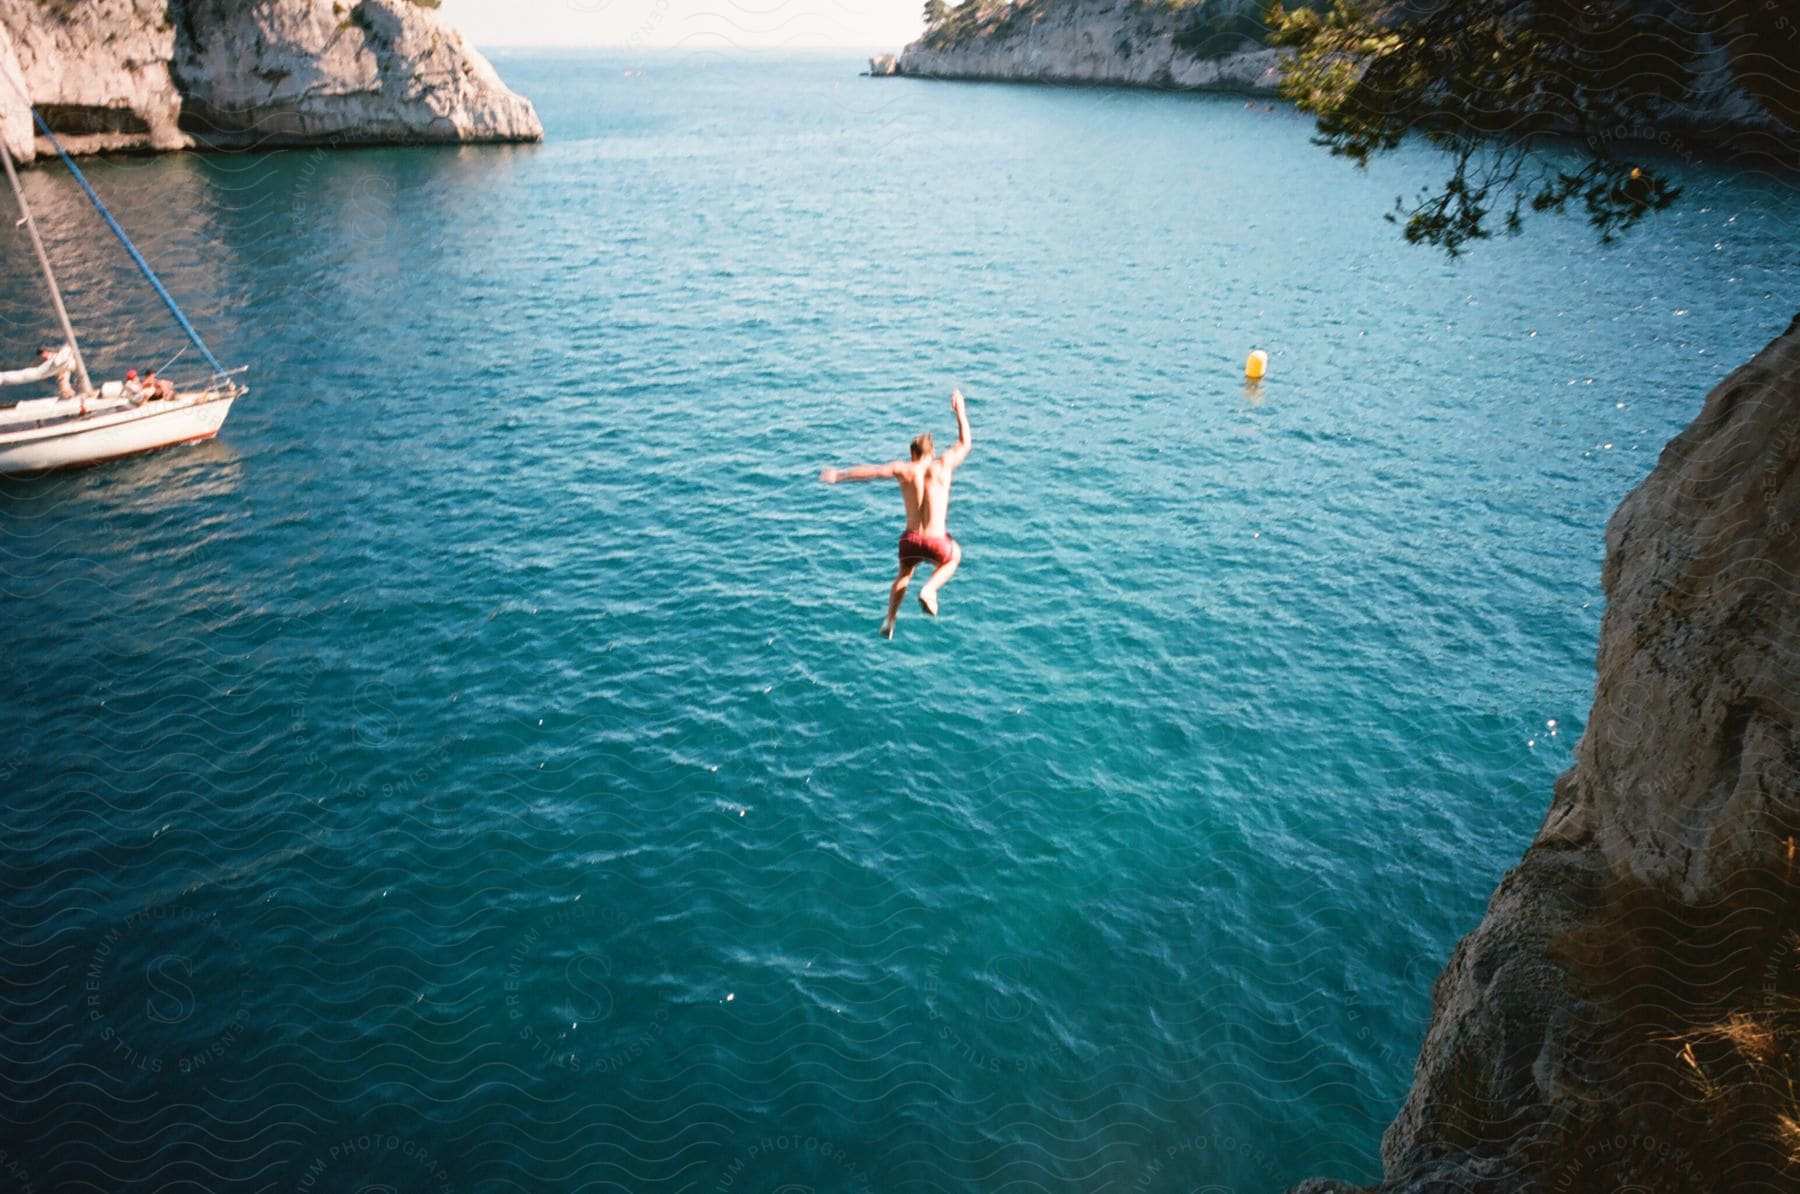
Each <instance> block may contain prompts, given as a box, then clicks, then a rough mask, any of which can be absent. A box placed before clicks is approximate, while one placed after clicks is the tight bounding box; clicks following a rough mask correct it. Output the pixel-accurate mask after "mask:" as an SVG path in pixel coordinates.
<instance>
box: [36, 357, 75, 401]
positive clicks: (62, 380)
mask: <svg viewBox="0 0 1800 1194" xmlns="http://www.w3.org/2000/svg"><path fill="white" fill-rule="evenodd" d="M38 358H39V359H40V360H42V361H43V362H44V363H45V364H46V365H48V364H50V363H51V362H52V361H54V362H55V363H56V392H57V393H58V394H59V395H61V396H62V397H64V398H73V397H74V396H75V387H74V386H73V385H71V384H69V378H71V377H73V376H74V375H75V354H74V353H72V352H70V351H69V346H68V345H66V344H65V345H63V346H62V347H61V348H52V347H50V346H49V345H48V344H46V345H45V346H44V347H42V348H40V349H38Z"/></svg>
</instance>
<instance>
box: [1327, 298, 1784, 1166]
mask: <svg viewBox="0 0 1800 1194" xmlns="http://www.w3.org/2000/svg"><path fill="white" fill-rule="evenodd" d="M1606 544H1607V557H1606V564H1605V571H1604V583H1605V588H1606V595H1607V612H1606V616H1605V619H1604V621H1603V623H1602V627H1601V632H1600V645H1599V654H1598V660H1597V683H1596V686H1595V693H1594V706H1593V711H1592V714H1591V715H1590V717H1589V720H1588V724H1587V729H1586V732H1585V733H1584V734H1583V736H1582V739H1581V742H1580V744H1579V745H1578V747H1577V749H1576V752H1575V762H1574V765H1573V766H1572V767H1571V768H1570V769H1569V770H1568V771H1567V772H1565V773H1564V774H1563V775H1562V776H1561V777H1560V778H1559V779H1558V781H1557V783H1556V787H1555V794H1554V799H1553V800H1552V803H1551V806H1550V811H1549V814H1548V816H1547V817H1546V818H1545V821H1544V823H1543V826H1542V828H1541V829H1540V830H1539V832H1538V835H1537V839H1536V840H1535V841H1534V842H1533V844H1532V845H1531V847H1530V849H1529V850H1528V851H1527V852H1526V854H1525V857H1524V859H1523V860H1522V861H1521V863H1520V865H1519V867H1518V868H1517V869H1516V870H1514V871H1513V872H1512V873H1511V874H1509V875H1508V876H1507V877H1506V879H1505V880H1504V881H1503V882H1502V883H1501V885H1500V889H1499V891H1498V892H1497V893H1496V894H1495V895H1494V897H1493V901H1492V902H1491V903H1490V904H1489V906H1488V911H1487V916H1486V918H1485V919H1484V920H1483V921H1482V923H1481V924H1480V926H1479V927H1478V928H1476V929H1475V931H1474V932H1472V933H1471V934H1469V936H1468V937H1466V938H1465V939H1464V940H1463V941H1462V943H1461V944H1460V945H1458V946H1457V948H1456V951H1455V953H1454V955H1453V956H1452V957H1451V959H1450V963H1449V965H1448V966H1447V967H1446V968H1445V970H1444V972H1443V974H1442V975H1441V976H1440V977H1439V978H1438V981H1437V984H1436V986H1435V988H1434V990H1433V993H1432V1003H1433V1014H1432V1020H1431V1025H1430V1028H1429V1030H1428V1032H1427V1034H1426V1038H1425V1042H1424V1045H1423V1047H1422V1049H1421V1051H1420V1055H1419V1061H1418V1066H1417V1069H1416V1071H1415V1073H1414V1080H1413V1087H1412V1091H1411V1094H1410V1096H1409V1097H1408V1098H1407V1100H1406V1104H1405V1106H1404V1107H1403V1108H1402V1109H1401V1111H1400V1114H1399V1117H1398V1118H1397V1119H1396V1120H1395V1122H1394V1124H1393V1126H1392V1127H1390V1128H1389V1130H1388V1132H1387V1135H1386V1137H1385V1139H1384V1140H1383V1144H1382V1161H1383V1167H1384V1171H1385V1174H1386V1179H1385V1182H1384V1184H1383V1185H1382V1186H1381V1187H1380V1189H1381V1190H1382V1191H1384V1192H1390V1194H1401V1192H1405V1194H1423V1192H1424V1191H1427V1190H1432V1191H1435V1190H1495V1191H1499V1190H1506V1191H1530V1190H1546V1191H1569V1190H1601V1189H1607V1190H1611V1189H1627V1188H1630V1189H1637V1188H1642V1189H1645V1190H1652V1189H1655V1190H1662V1189H1669V1190H1675V1189H1680V1190H1689V1191H1705V1190H1720V1191H1724V1190H1751V1189H1794V1188H1800V1183H1797V1180H1796V1179H1797V1178H1800V1096H1796V1094H1795V1093H1794V1092H1795V1090H1796V1085H1795V1081H1794V1080H1795V1076H1796V1074H1795V1071H1796V1070H1800V1061H1797V1059H1800V1014H1797V1013H1796V1009H1797V1008H1800V1000H1797V999H1796V993H1797V992H1800V954H1797V953H1796V949H1797V947H1800V936H1797V935H1796V930H1797V929H1800V896H1797V891H1800V888H1797V887H1796V884H1797V883H1800V863H1797V858H1796V854H1797V848H1796V834H1797V832H1800V318H1797V319H1796V320H1795V321H1794V324H1793V326H1791V327H1790V328H1789V329H1788V331H1787V333H1786V334H1785V335H1783V336H1782V337H1780V338H1779V339H1777V340H1776V341H1775V342H1774V343H1772V344H1771V345H1769V346H1768V347H1767V348H1766V349H1764V350H1763V352H1762V353H1761V354H1759V355H1758V356H1757V357H1756V358H1755V359H1754V360H1752V361H1751V362H1750V363H1748V364H1746V365H1744V366H1743V367H1742V368H1740V369H1738V370H1737V371H1736V372H1735V373H1733V374H1732V375H1731V376H1730V377H1729V378H1727V379H1726V380H1725V381H1724V382H1723V383H1722V384H1720V385H1719V386H1718V388H1717V389H1715V390H1714V391H1713V392H1712V394H1711V395H1710V396H1709V397H1708V398H1707V400H1706V404H1705V407H1704V408H1703V409H1702V411H1701V412H1700V415H1699V417H1698V418H1697V419H1695V421H1694V422H1693V424H1692V425H1691V426H1690V427H1688V428H1687V430H1685V431H1684V432H1683V433H1682V434H1681V435H1679V436H1677V437H1676V438H1675V439H1674V440H1673V441H1671V442H1670V444H1669V445H1668V446H1667V447H1666V448H1665V449H1664V450H1663V453H1662V456H1661V459H1660V461H1659V462H1658V464H1657V467H1656V469H1655V471H1654V472H1652V473H1651V474H1650V476H1649V478H1648V479H1646V480H1645V481H1644V482H1643V484H1641V485H1640V486H1639V487H1638V488H1637V489H1636V490H1635V491H1634V492H1633V493H1632V494H1631V495H1630V496H1629V497H1627V498H1626V499H1625V502H1624V504H1623V505H1621V506H1620V507H1619V510H1618V512H1617V513H1616V514H1615V515H1614V516H1613V519H1612V522H1611V524H1610V525H1609V526H1608V528H1607V533H1606ZM1343 1188H1344V1187H1341V1186H1338V1185H1337V1184H1336V1183H1332V1182H1315V1183H1309V1184H1308V1185H1307V1186H1305V1187H1302V1189H1305V1190H1308V1191H1311V1192H1313V1194H1322V1192H1324V1191H1332V1190H1341V1189H1343Z"/></svg>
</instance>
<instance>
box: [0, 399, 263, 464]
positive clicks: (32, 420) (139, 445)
mask: <svg viewBox="0 0 1800 1194" xmlns="http://www.w3.org/2000/svg"><path fill="white" fill-rule="evenodd" d="M243 392H244V390H243V387H242V386H235V385H234V386H226V387H223V388H219V389H211V390H196V391H193V392H190V393H185V394H177V395H176V396H175V397H173V398H161V399H155V400H153V401H149V402H144V403H141V404H139V405H137V406H133V405H131V404H130V402H128V401H126V400H125V399H123V398H104V397H99V396H90V397H89V398H88V400H87V413H86V414H85V415H84V414H82V413H81V399H79V398H45V399H38V400H36V401H30V402H21V403H19V404H18V405H17V406H15V407H12V408H10V409H0V474H6V473H35V472H42V471H43V470H45V469H55V468H73V467H76V466H79V465H84V464H97V463H99V462H100V461H102V460H116V459H117V458H119V457H121V456H135V455H137V454H138V453H140V452H151V451H155V450H156V449H157V448H167V447H171V446H173V445H175V444H187V443H193V442H195V441H197V440H206V439H211V438H212V437H213V436H215V435H217V434H218V433H219V428H220V426H221V425H223V424H224V422H225V416H226V415H228V414H230V413H231V404H232V402H233V401H234V400H235V399H236V398H237V396H238V395H239V394H242V393H243Z"/></svg>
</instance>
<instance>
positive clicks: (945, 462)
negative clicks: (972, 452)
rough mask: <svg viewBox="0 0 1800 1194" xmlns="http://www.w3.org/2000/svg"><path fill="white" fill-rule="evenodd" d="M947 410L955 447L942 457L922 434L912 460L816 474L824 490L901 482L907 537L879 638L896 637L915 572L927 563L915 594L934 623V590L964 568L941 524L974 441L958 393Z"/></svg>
mask: <svg viewBox="0 0 1800 1194" xmlns="http://www.w3.org/2000/svg"><path fill="white" fill-rule="evenodd" d="M950 409H951V410H953V411H955V412H956V433H957V440H956V446H955V447H954V448H951V449H950V450H949V451H948V452H945V453H944V454H943V455H942V456H939V457H935V458H934V457H933V456H932V454H931V433H930V432H925V433H924V434H922V435H920V436H919V437H918V438H917V439H915V440H913V442H912V459H911V460H895V461H892V462H890V463H888V464H859V465H857V466H856V467H855V468H847V469H841V470H840V469H835V468H828V469H826V470H825V471H824V472H822V473H820V474H819V480H821V481H823V482H825V483H826V484H827V485H836V484H837V483H838V482H839V481H877V480H880V479H881V478H883V477H894V478H896V479H898V480H899V482H900V496H901V497H902V498H904V499H905V500H906V533H905V534H903V535H901V536H900V572H899V574H898V575H897V576H895V577H894V584H893V587H892V588H891V589H889V590H888V607H887V619H886V620H885V621H884V622H882V624H881V634H882V637H883V638H893V637H894V619H895V618H897V617H899V616H900V603H901V602H902V601H904V600H906V586H907V585H908V584H909V583H911V581H912V574H913V570H914V569H916V568H917V567H918V566H919V565H920V564H922V563H924V562H925V561H927V560H929V561H931V563H932V564H933V565H935V568H934V569H933V571H932V573H931V579H930V580H928V581H926V582H925V587H924V588H923V589H920V590H919V604H920V605H921V606H923V607H924V610H925V612H926V613H928V614H930V615H931V616H932V617H934V618H935V617H937V612H938V603H937V594H938V590H939V589H941V588H943V587H944V586H945V585H946V584H948V583H949V582H950V578H951V577H952V576H955V575H956V566H957V565H958V564H959V563H961V562H962V545H961V544H959V543H958V542H957V541H956V540H954V539H952V538H951V537H950V534H949V532H948V531H946V530H945V529H944V522H945V520H946V518H948V516H949V514H950V482H951V480H952V479H953V478H954V476H955V473H956V466H957V465H959V464H961V463H962V462H963V461H964V460H965V459H967V457H968V455H969V449H970V448H972V447H974V446H975V439H974V437H973V436H971V435H970V434H969V413H968V411H966V410H965V409H963V396H962V391H961V390H951V391H950Z"/></svg>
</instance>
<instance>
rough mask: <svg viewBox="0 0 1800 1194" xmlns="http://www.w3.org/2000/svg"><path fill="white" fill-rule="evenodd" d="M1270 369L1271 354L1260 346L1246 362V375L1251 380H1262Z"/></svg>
mask: <svg viewBox="0 0 1800 1194" xmlns="http://www.w3.org/2000/svg"><path fill="white" fill-rule="evenodd" d="M1268 371H1269V354H1268V353H1266V352H1264V351H1263V350H1262V349H1260V348H1259V349H1257V350H1256V351H1255V352H1253V353H1251V354H1250V359H1249V360H1247V361H1245V362H1244V376H1245V377H1247V378H1249V379H1250V380H1251V381H1261V380H1262V375H1263V374H1265V373H1267V372H1268Z"/></svg>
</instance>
